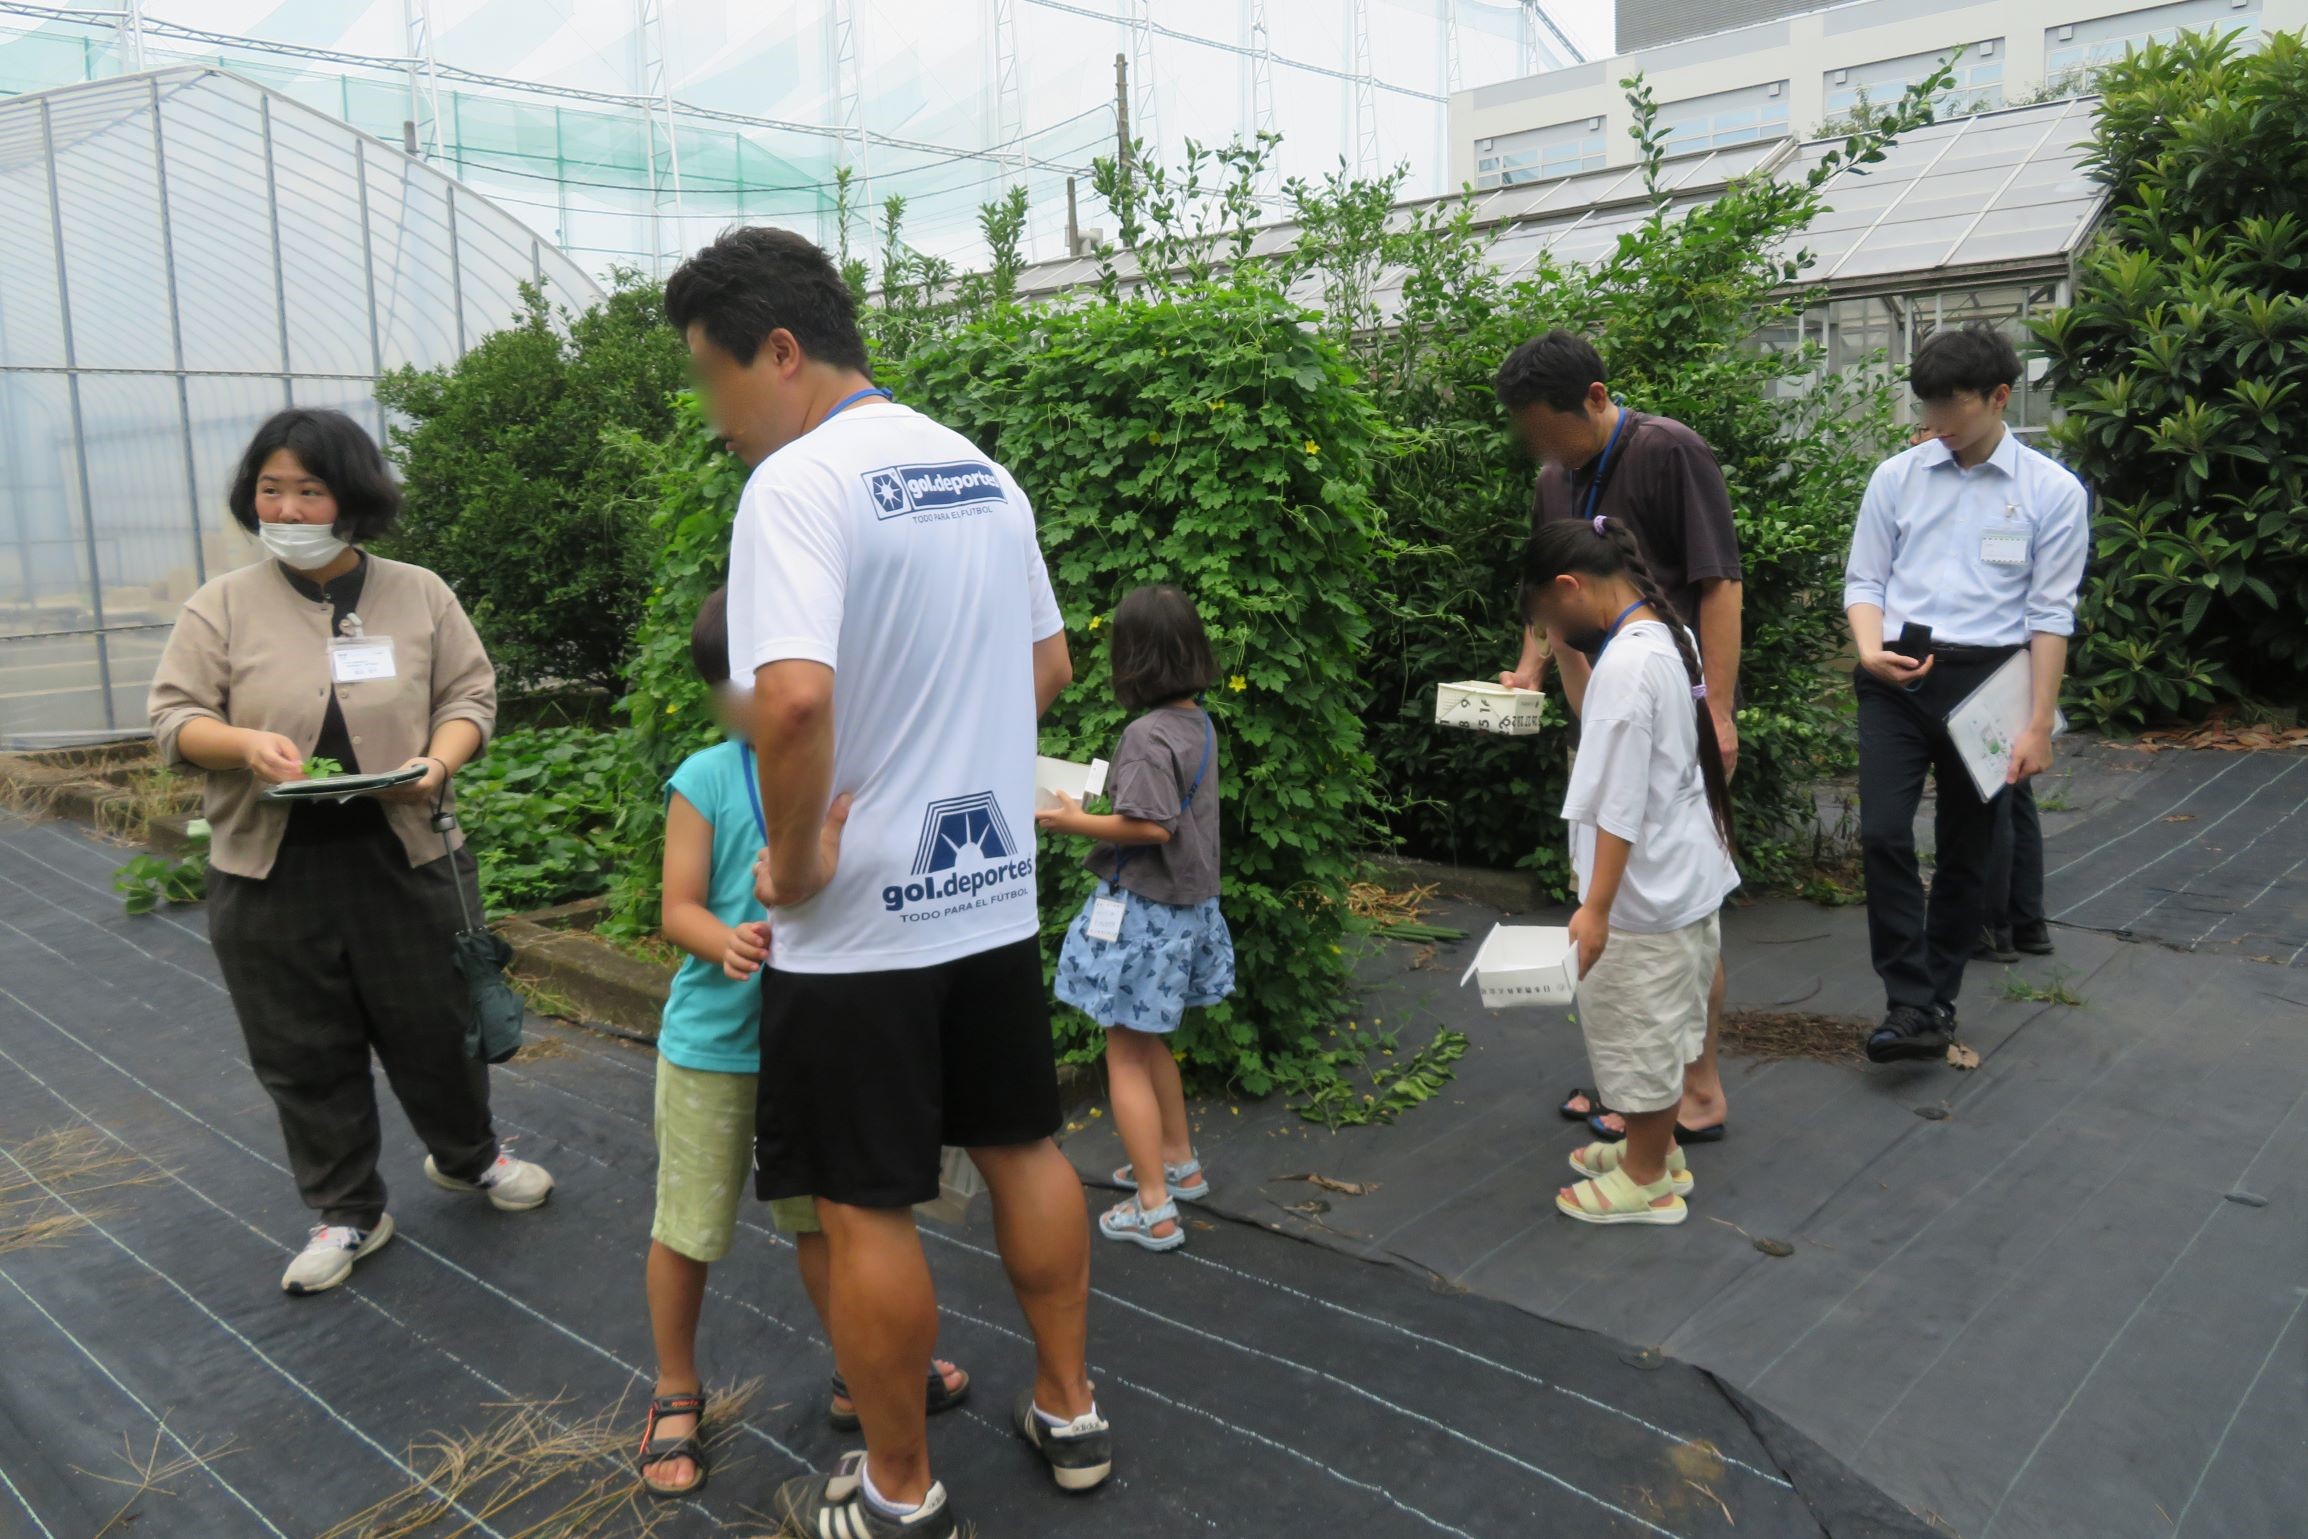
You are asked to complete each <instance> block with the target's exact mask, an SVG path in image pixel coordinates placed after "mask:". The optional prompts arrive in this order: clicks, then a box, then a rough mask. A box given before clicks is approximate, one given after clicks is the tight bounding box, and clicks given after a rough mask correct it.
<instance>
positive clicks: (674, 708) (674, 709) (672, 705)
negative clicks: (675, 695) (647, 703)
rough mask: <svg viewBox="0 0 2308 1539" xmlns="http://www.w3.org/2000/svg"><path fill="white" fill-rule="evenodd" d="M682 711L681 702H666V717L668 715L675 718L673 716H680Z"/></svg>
mask: <svg viewBox="0 0 2308 1539" xmlns="http://www.w3.org/2000/svg"><path fill="white" fill-rule="evenodd" d="M680 710H681V703H680V702H679V701H677V700H668V701H666V702H665V714H666V715H668V716H673V715H676V714H678V713H679V712H680Z"/></svg>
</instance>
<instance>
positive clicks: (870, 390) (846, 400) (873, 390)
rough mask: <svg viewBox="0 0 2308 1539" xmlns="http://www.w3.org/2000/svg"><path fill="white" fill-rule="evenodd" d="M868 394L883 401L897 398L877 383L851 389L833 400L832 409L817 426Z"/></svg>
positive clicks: (855, 403) (829, 420)
mask: <svg viewBox="0 0 2308 1539" xmlns="http://www.w3.org/2000/svg"><path fill="white" fill-rule="evenodd" d="M869 395H878V396H880V397H881V398H882V399H883V400H885V401H894V400H896V399H897V397H896V396H894V395H891V394H890V393H889V392H888V391H887V390H884V389H883V388H882V387H881V386H879V385H868V386H866V387H865V388H864V389H863V390H853V391H851V392H850V393H849V394H848V395H845V396H843V397H842V398H841V399H840V400H838V401H836V402H834V405H833V410H832V411H829V412H827V413H826V414H825V417H824V419H823V420H822V421H820V422H819V423H818V426H819V427H824V426H825V425H826V423H828V422H831V421H833V419H834V418H836V417H838V416H840V415H841V414H842V413H843V412H845V411H848V410H849V409H850V408H851V407H852V406H855V405H857V403H858V402H860V401H862V400H864V399H865V398H866V397H867V396H869Z"/></svg>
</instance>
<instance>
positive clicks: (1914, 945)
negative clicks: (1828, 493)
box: [1843, 325, 2091, 1063]
mask: <svg viewBox="0 0 2308 1539" xmlns="http://www.w3.org/2000/svg"><path fill="white" fill-rule="evenodd" d="M2019 374H2020V360H2019V354H2018V352H2017V351H2016V350H2015V349H2014V348H2013V347H2012V345H2011V342H2010V341H2009V340H2008V339H2006V338H2005V337H2004V336H2003V335H2002V334H2001V333H2000V332H1997V331H1995V330H1994V329H1993V328H1991V327H1988V326H1985V325H1974V326H1971V327H1967V328H1966V329H1964V330H1961V331H1942V332H1939V333H1937V334H1936V335H1934V336H1933V337H1932V338H1931V339H1930V340H1929V341H1927V342H1926V343H1924V345H1923V346H1922V347H1921V348H1919V349H1917V351H1916V355H1915V363H1914V366H1913V368H1912V369H1911V370H1910V371H1909V375H1908V381H1909V384H1910V386H1911V387H1912V388H1913V389H1914V391H1915V394H1916V398H1917V399H1918V400H1919V401H1921V402H1922V403H1923V425H1924V427H1925V428H1926V429H1927V430H1928V431H1929V433H1930V434H1931V436H1930V437H1929V438H1927V439H1926V440H1925V441H1923V442H1921V443H1919V444H1917V445H1916V446H1915V447H1913V448H1911V449H1908V450H1907V451H1906V452H1905V453H1903V454H1898V455H1895V456H1893V457H1892V458H1891V459H1889V460H1886V461H1885V462H1884V463H1883V464H1881V465H1879V466H1877V467H1876V471H1875V475H1874V477H1873V478H1872V479H1871V480H1870V481H1869V482H1868V485H1867V495H1866V497H1865V499H1864V500H1863V501H1862V502H1861V504H1860V509H1859V525H1858V528H1857V530H1856V531H1855V532H1854V533H1853V536H1852V541H1851V559H1850V561H1849V563H1848V565H1847V566H1846V568H1845V572H1844V584H1843V606H1844V610H1845V612H1846V614H1847V616H1848V617H1849V619H1850V622H1851V639H1852V643H1853V646H1854V648H1855V649H1856V651H1857V653H1858V657H1859V667H1858V669H1857V671H1856V672H1855V674H1854V676H1853V677H1854V680H1855V682H1856V687H1857V689H1858V694H1859V803H1860V842H1861V847H1862V849H1863V851H1864V854H1865V858H1866V870H1867V931H1868V946H1869V950H1870V952H1871V954H1872V956H1873V959H1874V963H1875V971H1876V974H1877V976H1879V977H1881V978H1882V979H1883V989H1884V997H1885V1002H1886V1004H1887V1006H1888V1009H1887V1013H1886V1014H1885V1016H1884V1020H1883V1024H1882V1025H1881V1026H1880V1027H1877V1028H1876V1029H1875V1030H1874V1031H1872V1032H1871V1033H1870V1034H1869V1035H1868V1038H1867V1042H1866V1048H1867V1056H1868V1058H1869V1059H1870V1060H1872V1061H1874V1062H1876V1063H1888V1062H1892V1061H1894V1060H1898V1059H1904V1058H1919V1059H1930V1058H1937V1057H1940V1056H1942V1055H1943V1054H1944V1053H1945V1051H1946V1049H1947V1045H1948V1043H1949V1042H1950V1041H1951V1040H1953V1038H1954V1035H1955V1028H1956V1015H1955V1001H1956V995H1957V992H1958V991H1959V990H1960V988H1961V987H1962V984H1963V969H1964V964H1965V962H1966V961H1968V960H1969V959H1970V957H1971V955H1972V952H1973V950H1974V948H1975V947H1976V945H1977V943H1978V940H1979V936H1980V928H1981V924H1982V920H1983V912H1982V911H1983V897H1984V890H1983V889H1984V883H1983V877H1984V875H1985V870H1986V866H1987V863H1988V858H1989V852H1990V846H1991V844H1992V841H1993V839H1994V836H1995V823H1996V802H1995V801H1982V800H1981V799H1980V797H1979V794H1978V792H1977V791H1976V790H1975V789H1974V787H1973V785H1972V780H1971V775H1970V772H1969V771H1968V770H1966V769H1965V768H1964V763H1963V758H1962V756H1961V755H1960V754H1959V753H1958V752H1957V751H1956V747H1955V743H1954V741H1953V739H1952V737H1951V736H1950V734H1949V732H1948V729H1947V718H1948V714H1949V713H1950V712H1951V711H1953V710H1955V708H1956V707H1958V706H1960V705H1961V704H1962V703H1963V702H1964V700H1965V698H1966V697H1968V696H1969V695H1970V694H1971V692H1972V691H1973V690H1975V689H1977V688H1978V687H1979V686H1980V685H1981V684H1982V683H1984V682H1985V681H1986V680H1987V678H1988V676H1989V675H1990V674H1992V673H1994V672H1995V670H1996V669H1997V668H1999V667H2001V666H2002V665H2003V664H2004V663H2005V662H2006V661H2008V660H2009V659H2010V658H2011V657H2012V656H2013V654H2015V653H2017V652H2020V651H2022V650H2023V649H2024V650H2025V651H2027V652H2028V654H2029V656H2030V659H2031V672H2032V676H2033V682H2034V689H2033V709H2032V711H2031V713H2030V716H2029V719H2028V722H2027V725H2026V727H2025V728H2024V730H2022V732H2021V733H2020V735H2019V738H2018V740H2017V741H2016V742H2015V744H2014V745H2013V751H2012V763H2011V772H2010V781H2011V783H2012V784H2018V783H2020V782H2022V781H2025V780H2027V779H2028V778H2030V777H2031V776H2034V775H2038V774H2040V773H2042V772H2043V771H2044V770H2046V769H2048V768H2049V767H2050V766H2051V762H2052V728H2053V723H2054V720H2055V718H2056V716H2057V713H2058V706H2059V695H2060V680H2061V678H2062V676H2063V675H2064V674H2065V673H2066V671H2067V657H2068V637H2069V636H2070V635H2072V634H2073V633H2074V631H2075V610H2076V589H2077V586H2078V585H2079V584H2080V583H2081V582H2082V580H2083V571H2084V558H2085V555H2086V554H2087V552H2088V550H2089V548H2090V543H2091V537H2090V527H2089V521H2088V516H2087V511H2086V506H2087V505H2086V498H2085V495H2084V488H2083V483H2081V482H2080V481H2078V480H2077V479H2076V478H2075V476H2074V475H2072V474H2070V473H2069V472H2068V471H2067V470H2066V469H2065V468H2063V467H2062V466H2060V465H2059V464H2058V463H2057V462H2055V461H2053V460H2052V459H2050V458H2049V457H2048V456H2046V455H2043V454H2040V453H2038V452H2037V451H2035V450H2033V449H2030V448H2029V447H2027V446H2026V445H2025V444H2023V443H2021V442H2020V441H2019V439H2018V438H2017V437H2015V436H2014V435H2013V434H2012V433H2011V432H2010V431H2009V430H2008V429H2007V428H2006V427H2005V426H2004V420H2003V415H2004V407H2005V406H2006V404H2007V403H2008V402H2009V401H2010V400H2011V391H2012V385H2013V383H2014V382H2015V381H2016V380H2017V379H2018V378H2019ZM1910 627H1923V628H1928V631H1929V635H1928V638H1925V636H1924V635H1923V632H1922V631H1921V630H1916V631H1912V632H1911V631H1910V629H1909V628H1910ZM1903 636H1905V637H1908V638H1909V644H1908V646H1907V647H1906V649H1905V650H1904V651H1901V650H1892V649H1891V648H1893V647H1899V646H1901V644H1902V637H1903ZM1910 654H1912V655H1910ZM1926 771H1929V772H1930V773H1931V775H1932V776H1933V779H1934V782H1935V787H1936V792H1937V798H1938V817H1937V827H1936V832H1935V845H1936V849H1935V866H1934V870H1933V874H1932V884H1931V895H1930V899H1929V901H1928V903H1927V902H1926V900H1925V896H1924V889H1923V876H1922V871H1921V869H1920V867H1919V866H1918V863H1917V860H1916V850H1915V814H1916V808H1917V806H1918V804H1919V803H1920V802H1921V800H1922V797H1923V777H1924V774H1925V772H1926ZM1999 799H2000V798H1999Z"/></svg>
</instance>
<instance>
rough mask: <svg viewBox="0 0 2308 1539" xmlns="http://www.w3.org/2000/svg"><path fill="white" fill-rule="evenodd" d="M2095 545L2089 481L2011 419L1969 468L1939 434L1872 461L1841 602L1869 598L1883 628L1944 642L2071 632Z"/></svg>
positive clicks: (2021, 641)
mask: <svg viewBox="0 0 2308 1539" xmlns="http://www.w3.org/2000/svg"><path fill="white" fill-rule="evenodd" d="M2090 551H2091V518H2090V510H2089V500H2088V499H2087V497H2086V496H2085V493H2084V486H2083V483H2082V482H2081V481H2078V480H2077V479H2076V478H2075V475H2074V474H2073V473H2072V472H2070V471H2069V470H2068V469H2067V467H2066V466H2064V465H2062V464H2060V463H2059V462H2058V461H2057V460H2054V459H2052V458H2051V457H2050V456H2049V455H2046V454H2043V453H2041V452H2039V451H2037V450H2034V449H2031V448H2029V447H2028V446H2027V445H2026V444H2023V443H2021V442H2020V440H2019V435H2017V434H2016V433H2013V432H2011V431H2010V430H2009V429H2006V430H2005V432H2004V435H2003V442H2001V443H1999V444H1997V445H1996V447H1995V452H1994V453H1993V454H1991V455H1989V456H1988V457H1987V458H1986V459H1985V460H1983V461H1982V462H1980V463H1979V464H1978V465H1975V466H1973V467H1972V468H1971V469H1969V470H1966V469H1964V468H1963V467H1962V466H1961V465H1958V464H1957V463H1956V462H1955V455H1954V454H1953V453H1952V452H1951V451H1950V450H1949V449H1948V447H1947V445H1946V444H1945V443H1942V442H1941V441H1940V440H1938V439H1933V440H1931V441H1930V442H1928V443H1922V444H1918V445H1916V446H1915V447H1914V448H1912V449H1909V450H1908V451H1906V452H1905V453H1904V454H1896V455H1893V456H1892V457H1891V458H1890V459H1888V460H1885V461H1884V462H1883V463H1882V464H1881V465H1878V466H1877V467H1876V468H1875V474H1874V475H1873V476H1872V477H1870V478H1869V480H1868V483H1867V495H1866V496H1865V497H1864V498H1862V499H1861V501H1860V504H1859V525H1858V527H1857V529H1855V530H1854V531H1853V533H1852V538H1851V559H1850V560H1849V562H1848V563H1846V565H1845V567H1844V573H1843V607H1844V608H1846V609H1849V608H1850V607H1851V606H1852V605H1854V604H1873V605H1875V606H1876V607H1877V608H1879V609H1881V610H1882V611H1883V634H1884V636H1885V637H1886V638H1887V639H1890V638H1896V637H1897V636H1898V634H1899V632H1900V629H1901V628H1902V627H1903V626H1906V625H1909V624H1918V625H1928V626H1930V627H1931V633H1932V635H1931V639H1932V640H1933V641H1934V642H1935V643H1937V644H1940V645H1943V646H1964V647H2009V646H2024V645H2026V644H2027V640H2028V637H2029V636H2030V635H2034V634H2042V635H2047V636H2069V635H2073V634H2074V633H2075V628H2076V589H2077V588H2078V586H2080V585H2081V584H2082V582H2083V576H2084V558H2085V557H2086V556H2087V555H2088V554H2090Z"/></svg>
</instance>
